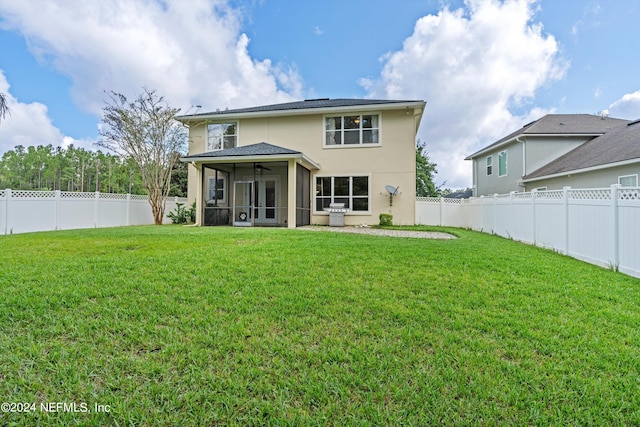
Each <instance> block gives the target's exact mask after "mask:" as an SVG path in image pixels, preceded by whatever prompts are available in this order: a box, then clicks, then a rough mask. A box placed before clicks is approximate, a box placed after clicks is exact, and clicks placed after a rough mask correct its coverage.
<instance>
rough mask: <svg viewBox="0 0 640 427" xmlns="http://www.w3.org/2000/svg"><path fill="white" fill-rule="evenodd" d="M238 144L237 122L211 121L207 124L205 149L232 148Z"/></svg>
mask: <svg viewBox="0 0 640 427" xmlns="http://www.w3.org/2000/svg"><path fill="white" fill-rule="evenodd" d="M237 144H238V123H236V122H230V123H211V124H208V125H207V151H216V150H224V149H227V148H234V147H236V146H237Z"/></svg>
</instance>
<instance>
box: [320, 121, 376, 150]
mask: <svg viewBox="0 0 640 427" xmlns="http://www.w3.org/2000/svg"><path fill="white" fill-rule="evenodd" d="M324 129H325V139H324V144H325V145H326V146H345V145H352V146H353V145H371V144H379V143H380V118H379V115H378V114H359V115H349V116H331V117H325V119H324Z"/></svg>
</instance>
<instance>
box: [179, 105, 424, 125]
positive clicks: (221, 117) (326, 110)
mask: <svg viewBox="0 0 640 427" xmlns="http://www.w3.org/2000/svg"><path fill="white" fill-rule="evenodd" d="M425 105H426V103H425V102H424V101H410V102H395V103H389V104H363V105H347V106H344V107H320V108H299V109H287V110H269V111H252V112H246V113H226V112H224V111H220V112H216V113H211V114H200V115H191V116H178V117H176V120H178V121H181V122H182V121H198V120H216V121H225V120H233V119H240V118H254V117H278V116H301V115H309V114H322V115H324V114H330V113H341V114H342V113H343V112H349V111H367V112H369V111H381V110H401V109H407V110H409V109H419V110H421V111H420V114H421V113H422V110H424V108H425ZM323 125H324V123H323Z"/></svg>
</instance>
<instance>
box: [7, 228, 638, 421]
mask: <svg viewBox="0 0 640 427" xmlns="http://www.w3.org/2000/svg"><path fill="white" fill-rule="evenodd" d="M454 233H455V234H457V235H458V236H459V239H456V240H448V241H439V240H425V239H399V238H390V237H378V236H366V235H350V234H343V233H325V232H312V231H302V230H287V229H240V228H194V227H180V226H162V227H132V228H117V229H101V230H80V231H65V232H51V233H35V234H23V235H11V236H0V289H1V291H2V294H1V298H0V396H2V401H3V402H14V403H16V405H13V408H10V407H9V409H14V410H19V409H20V408H19V407H18V405H17V403H29V404H31V403H35V411H33V412H29V413H0V425H34V424H41V425H70V424H74V423H75V424H79V425H87V424H89V425H120V426H123V425H228V424H232V425H233V424H237V425H255V424H272V425H327V424H329V425H363V426H365V425H366V426H368V425H400V424H403V425H427V424H441V423H443V424H455V425H465V424H474V425H477V424H480V425H496V424H513V425H548V424H559V425H566V424H570V425H598V426H599V425H638V424H640V280H638V279H633V278H630V277H627V276H624V275H622V274H619V273H615V272H612V271H609V270H606V269H601V268H598V267H595V266H592V265H588V264H584V263H582V262H579V261H576V260H574V259H571V258H568V257H565V256H562V255H559V254H556V253H553V252H551V251H546V250H541V249H538V248H535V247H531V246H526V245H522V244H519V243H517V242H514V241H510V240H506V239H501V238H498V237H495V236H490V235H484V234H479V233H474V232H469V231H464V230H455V231H454ZM56 402H58V406H55V403H56ZM60 402H61V403H60ZM50 403H54V405H53V407H51V406H47V405H49V404H50ZM41 404H42V405H44V406H47V407H48V408H53V409H57V410H58V411H59V412H49V413H47V412H45V411H44V410H43V408H42V407H41ZM63 404H64V405H67V407H66V408H65V407H64V406H62V405H63ZM71 404H75V405H76V410H77V411H80V412H69V410H70V409H73V407H72V406H71ZM96 404H98V405H103V406H102V409H103V412H96V411H95V406H94V405H96ZM83 405H86V409H87V410H90V411H91V412H83V411H82V410H83V409H85V407H84V406H83ZM5 409H6V407H5ZM23 409H24V408H23ZM29 409H33V407H31V408H29ZM65 410H66V412H65ZM106 410H108V411H109V412H106Z"/></svg>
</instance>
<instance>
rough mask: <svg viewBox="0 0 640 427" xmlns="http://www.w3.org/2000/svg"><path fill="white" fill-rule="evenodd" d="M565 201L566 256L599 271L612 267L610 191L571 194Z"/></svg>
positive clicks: (613, 230) (613, 243)
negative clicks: (598, 268)
mask: <svg viewBox="0 0 640 427" xmlns="http://www.w3.org/2000/svg"><path fill="white" fill-rule="evenodd" d="M568 198H569V199H568V213H567V226H568V231H567V232H568V236H567V242H568V244H569V247H568V250H567V254H568V255H570V256H572V257H575V258H578V259H581V260H583V261H587V262H590V263H592V264H598V265H601V266H603V267H607V266H613V265H615V264H616V260H615V258H616V257H615V244H616V235H615V228H614V225H615V224H614V223H615V221H616V218H615V217H614V214H615V210H614V207H613V201H612V199H611V190H610V189H601V190H571V191H569V195H568Z"/></svg>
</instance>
